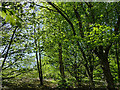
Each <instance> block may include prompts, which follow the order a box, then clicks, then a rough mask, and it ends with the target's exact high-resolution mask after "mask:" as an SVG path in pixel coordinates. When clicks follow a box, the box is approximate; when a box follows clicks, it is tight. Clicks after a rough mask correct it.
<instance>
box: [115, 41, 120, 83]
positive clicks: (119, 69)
mask: <svg viewBox="0 0 120 90" xmlns="http://www.w3.org/2000/svg"><path fill="white" fill-rule="evenodd" d="M118 52H119V48H118V45H117V43H116V59H117V65H118V83H119V85H120V62H119V53H118Z"/></svg>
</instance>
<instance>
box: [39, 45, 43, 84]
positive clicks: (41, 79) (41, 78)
mask: <svg viewBox="0 0 120 90" xmlns="http://www.w3.org/2000/svg"><path fill="white" fill-rule="evenodd" d="M39 61H40V82H41V85H43V74H42V62H41V49H40V44H39Z"/></svg>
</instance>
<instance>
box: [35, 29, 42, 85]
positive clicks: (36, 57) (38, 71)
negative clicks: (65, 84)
mask: <svg viewBox="0 0 120 90" xmlns="http://www.w3.org/2000/svg"><path fill="white" fill-rule="evenodd" d="M34 35H36V31H35V28H34ZM34 39H35V47H36V49H35V53H36V60H37V68H38V73H39V80H40V66H39V60H38V52H37V48H38V45H37V40H36V38H34ZM40 83H41V81H40Z"/></svg>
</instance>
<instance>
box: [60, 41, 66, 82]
mask: <svg viewBox="0 0 120 90" xmlns="http://www.w3.org/2000/svg"><path fill="white" fill-rule="evenodd" d="M59 64H60V73H61V77H62V79H63V80H64V78H65V74H64V65H63V61H62V44H61V43H59Z"/></svg>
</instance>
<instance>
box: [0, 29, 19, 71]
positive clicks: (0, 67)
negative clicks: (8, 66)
mask: <svg viewBox="0 0 120 90" xmlns="http://www.w3.org/2000/svg"><path fill="white" fill-rule="evenodd" d="M17 28H18V27H15V30H14V31H13V34H12V37H11V40H10V43H9V46H8V49H7V52H6V54H5V57H4V60H3V62H2V65H1V66H0V72H1V71H2V68H3V66H4V64H5V61H6V58H7V56H8V52H9V50H10V46H11V44H12V41H13V37H14V35H15V32H16V30H17Z"/></svg>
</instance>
